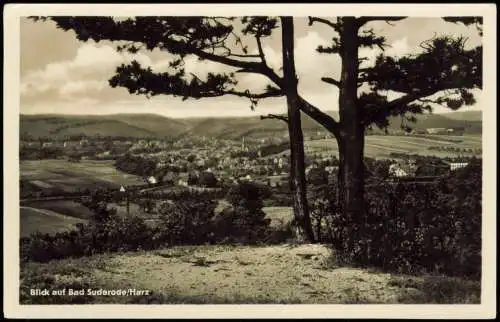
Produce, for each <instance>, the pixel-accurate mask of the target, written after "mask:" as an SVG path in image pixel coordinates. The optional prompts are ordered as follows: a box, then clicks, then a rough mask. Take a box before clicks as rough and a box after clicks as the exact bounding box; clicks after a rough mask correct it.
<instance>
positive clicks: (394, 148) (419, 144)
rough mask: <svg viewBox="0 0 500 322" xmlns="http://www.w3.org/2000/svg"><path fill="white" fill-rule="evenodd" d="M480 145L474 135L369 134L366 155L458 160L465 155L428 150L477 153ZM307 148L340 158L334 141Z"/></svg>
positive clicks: (312, 142)
mask: <svg viewBox="0 0 500 322" xmlns="http://www.w3.org/2000/svg"><path fill="white" fill-rule="evenodd" d="M452 141H455V142H452ZM481 144H482V143H481V136H472V135H464V136H448V135H446V136H438V135H426V136H422V137H416V136H389V135H370V136H367V137H366V139H365V155H366V156H367V157H372V158H377V159H387V158H391V159H392V157H391V156H390V154H391V153H408V154H418V155H425V156H437V157H456V156H459V155H464V153H458V152H452V151H436V150H429V147H437V146H440V147H455V148H460V149H473V150H474V149H481ZM304 145H305V149H306V154H307V153H319V154H322V155H325V156H328V155H332V154H335V155H337V156H338V148H337V142H336V141H335V139H325V140H314V141H306V142H305V143H304ZM467 155H471V154H467ZM476 155H477V154H476Z"/></svg>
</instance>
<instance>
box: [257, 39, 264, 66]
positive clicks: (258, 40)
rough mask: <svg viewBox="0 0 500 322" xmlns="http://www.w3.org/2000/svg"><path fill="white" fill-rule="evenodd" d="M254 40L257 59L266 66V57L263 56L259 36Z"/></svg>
mask: <svg viewBox="0 0 500 322" xmlns="http://www.w3.org/2000/svg"><path fill="white" fill-rule="evenodd" d="M255 40H256V41H257V48H258V49H259V55H258V57H260V59H261V60H262V63H263V64H264V65H266V66H267V61H266V55H265V54H264V50H263V49H262V41H261V39H260V36H258V35H255Z"/></svg>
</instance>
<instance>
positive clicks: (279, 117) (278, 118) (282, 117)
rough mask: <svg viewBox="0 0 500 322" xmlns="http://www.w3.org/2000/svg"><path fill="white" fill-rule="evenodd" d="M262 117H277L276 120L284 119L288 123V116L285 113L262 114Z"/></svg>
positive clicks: (263, 118)
mask: <svg viewBox="0 0 500 322" xmlns="http://www.w3.org/2000/svg"><path fill="white" fill-rule="evenodd" d="M260 119H261V120H265V119H276V120H280V121H283V122H285V123H287V124H288V117H286V116H283V115H276V114H267V115H261V116H260Z"/></svg>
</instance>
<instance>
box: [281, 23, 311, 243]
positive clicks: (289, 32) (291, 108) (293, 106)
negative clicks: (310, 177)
mask: <svg viewBox="0 0 500 322" xmlns="http://www.w3.org/2000/svg"><path fill="white" fill-rule="evenodd" d="M281 23H282V41H283V76H284V83H285V93H286V100H287V108H288V133H289V137H290V159H291V169H290V175H291V188H292V193H293V212H294V217H295V225H296V238H297V240H298V241H299V242H302V243H307V242H314V233H313V229H312V225H311V218H310V215H309V207H308V203H307V197H306V196H307V191H306V176H305V163H304V137H303V133H302V125H301V115H300V110H299V104H298V102H299V99H298V93H297V76H296V73H295V62H294V51H293V50H294V41H293V36H294V31H293V18H292V17H281Z"/></svg>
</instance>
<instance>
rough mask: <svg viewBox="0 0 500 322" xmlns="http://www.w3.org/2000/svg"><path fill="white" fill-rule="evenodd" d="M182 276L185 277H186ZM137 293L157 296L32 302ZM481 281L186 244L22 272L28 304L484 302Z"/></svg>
mask: <svg viewBox="0 0 500 322" xmlns="http://www.w3.org/2000/svg"><path fill="white" fill-rule="evenodd" d="M180 276H182V278H179V277H180ZM33 285H38V286H40V287H41V288H47V289H63V288H72V289H88V288H92V289H99V288H102V289H106V290H118V289H135V290H147V291H149V292H151V294H150V295H149V296H137V295H136V296H132V295H130V296H93V297H90V298H89V297H83V296H48V297H43V296H42V297H40V296H30V294H29V292H30V291H29V289H30V288H32V287H33ZM480 290H481V286H480V283H479V282H475V281H469V280H464V279H458V278H449V277H442V276H408V275H400V274H389V273H385V272H381V271H378V270H375V269H369V268H354V267H348V266H343V265H340V264H339V263H338V262H337V261H336V259H335V256H334V255H333V254H332V252H331V250H330V249H329V247H328V246H326V245H319V244H316V245H300V246H296V245H290V244H285V245H279V246H264V247H255V246H253V247H252V246H182V247H172V248H169V249H163V250H157V251H149V252H146V251H143V252H131V253H122V254H102V255H95V256H90V257H84V258H79V259H64V260H53V261H51V262H48V263H34V262H30V263H26V264H25V265H22V266H21V304H29V303H34V304H36V303H40V304H41V303H52V304H58V303H60V304H62V303H74V304H76V303H86V304H127V303H129V304H131V303H137V304H211V303H212V304H243V303H244V304H258V303H260V304H269V303H275V304H293V303H295V304H365V303H366V304H378V303H384V304H400V303H401V304H403V303H414V304H419V303H427V304H437V303H439V304H451V303H453V304H477V303H479V302H480Z"/></svg>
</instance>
